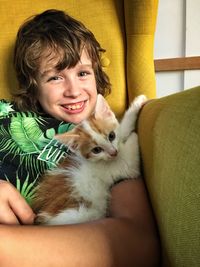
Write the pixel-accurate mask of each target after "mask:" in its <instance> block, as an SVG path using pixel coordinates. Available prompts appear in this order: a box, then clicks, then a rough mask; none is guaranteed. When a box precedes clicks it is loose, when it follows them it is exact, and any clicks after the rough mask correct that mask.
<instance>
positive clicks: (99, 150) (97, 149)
mask: <svg viewBox="0 0 200 267" xmlns="http://www.w3.org/2000/svg"><path fill="white" fill-rule="evenodd" d="M91 151H92V153H94V154H99V153H101V152H102V151H103V148H101V147H100V146H96V147H94V148H93V149H92V150H91Z"/></svg>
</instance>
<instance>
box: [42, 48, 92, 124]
mask: <svg viewBox="0 0 200 267" xmlns="http://www.w3.org/2000/svg"><path fill="white" fill-rule="evenodd" d="M55 63H56V61H55V59H53V60H51V61H48V60H43V61H42V64H41V66H40V68H39V75H38V78H37V83H38V93H37V99H38V101H39V103H40V104H41V106H42V107H43V109H44V110H45V111H46V112H47V113H48V114H50V115H52V116H53V117H54V118H57V119H59V120H62V121H66V122H72V123H75V124H76V123H79V122H81V121H82V120H84V119H86V118H87V117H89V115H90V114H91V113H92V112H93V110H94V107H95V104H96V99H97V89H96V80H95V74H94V70H93V68H92V62H91V59H90V58H89V56H88V54H87V53H86V52H85V51H84V50H83V52H82V55H81V58H80V61H79V62H78V63H77V65H76V66H75V67H73V68H69V69H67V68H66V69H64V70H61V71H58V70H56V69H55V67H54V66H55Z"/></svg>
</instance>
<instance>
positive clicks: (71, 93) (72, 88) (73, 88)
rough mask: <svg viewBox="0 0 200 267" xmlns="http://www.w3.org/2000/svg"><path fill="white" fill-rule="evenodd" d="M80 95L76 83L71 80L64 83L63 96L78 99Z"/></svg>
mask: <svg viewBox="0 0 200 267" xmlns="http://www.w3.org/2000/svg"><path fill="white" fill-rule="evenodd" d="M80 94H81V91H80V88H79V85H78V83H77V82H76V81H75V80H73V79H68V80H66V81H65V83H64V96H67V97H73V98H75V97H78V96H79V95H80Z"/></svg>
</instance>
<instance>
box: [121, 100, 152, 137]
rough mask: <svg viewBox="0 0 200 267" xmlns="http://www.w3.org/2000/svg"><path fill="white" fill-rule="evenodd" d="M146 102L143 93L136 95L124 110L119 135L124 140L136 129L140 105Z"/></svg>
mask: <svg viewBox="0 0 200 267" xmlns="http://www.w3.org/2000/svg"><path fill="white" fill-rule="evenodd" d="M146 102H147V97H146V96H145V95H139V96H137V97H136V98H135V99H134V100H133V102H132V103H131V105H130V107H129V108H128V110H127V111H126V112H125V114H124V116H123V118H122V120H121V122H120V137H121V138H122V140H123V141H126V140H127V138H128V137H129V135H130V134H131V133H132V132H133V131H135V130H136V122H137V118H138V114H139V111H140V109H141V108H142V106H143V105H144V104H145V103H146Z"/></svg>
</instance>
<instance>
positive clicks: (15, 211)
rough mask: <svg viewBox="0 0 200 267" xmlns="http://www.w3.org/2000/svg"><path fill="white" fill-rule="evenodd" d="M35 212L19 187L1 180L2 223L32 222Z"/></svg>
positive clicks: (0, 221)
mask: <svg viewBox="0 0 200 267" xmlns="http://www.w3.org/2000/svg"><path fill="white" fill-rule="evenodd" d="M34 217H35V215H34V213H33V211H32V209H31V208H30V206H29V205H28V204H27V202H26V201H25V199H24V198H23V197H22V196H21V195H20V193H19V192H18V191H17V189H16V188H15V187H14V186H13V185H12V184H10V183H9V182H6V181H3V180H0V224H20V223H22V224H32V223H33V220H34Z"/></svg>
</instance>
